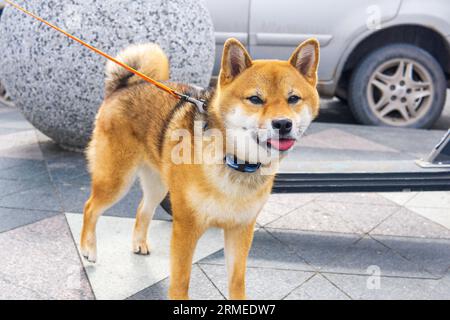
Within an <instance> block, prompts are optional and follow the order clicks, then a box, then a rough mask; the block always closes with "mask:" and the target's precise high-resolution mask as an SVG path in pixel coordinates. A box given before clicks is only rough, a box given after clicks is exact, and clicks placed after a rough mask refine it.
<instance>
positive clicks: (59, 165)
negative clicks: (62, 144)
mask: <svg viewBox="0 0 450 320" xmlns="http://www.w3.org/2000/svg"><path fill="white" fill-rule="evenodd" d="M47 167H48V171H49V172H50V175H51V177H52V179H53V181H55V182H70V181H71V180H73V179H75V178H77V177H80V176H82V175H86V174H88V171H87V168H86V160H85V159H84V158H79V157H77V158H58V159H52V160H49V161H47Z"/></svg>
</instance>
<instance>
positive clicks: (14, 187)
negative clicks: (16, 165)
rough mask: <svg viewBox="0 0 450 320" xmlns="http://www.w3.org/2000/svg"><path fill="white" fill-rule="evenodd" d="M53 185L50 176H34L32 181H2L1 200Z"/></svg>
mask: <svg viewBox="0 0 450 320" xmlns="http://www.w3.org/2000/svg"><path fill="white" fill-rule="evenodd" d="M50 183H51V181H50V177H49V176H48V174H41V175H38V176H34V177H33V179H31V180H2V179H0V198H2V197H4V196H7V195H10V194H14V193H17V192H19V191H24V190H29V189H33V188H36V187H39V186H43V185H44V186H45V185H49V184H50Z"/></svg>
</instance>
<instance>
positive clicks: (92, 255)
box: [81, 245, 97, 263]
mask: <svg viewBox="0 0 450 320" xmlns="http://www.w3.org/2000/svg"><path fill="white" fill-rule="evenodd" d="M81 255H82V256H83V258H85V259H86V260H87V261H89V262H93V263H95V262H96V261H97V248H96V247H95V245H94V246H90V247H89V246H81Z"/></svg>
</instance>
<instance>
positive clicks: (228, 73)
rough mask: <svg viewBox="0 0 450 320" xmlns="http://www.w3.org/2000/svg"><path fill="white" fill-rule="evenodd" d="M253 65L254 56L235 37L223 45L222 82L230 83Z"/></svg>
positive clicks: (220, 79)
mask: <svg viewBox="0 0 450 320" xmlns="http://www.w3.org/2000/svg"><path fill="white" fill-rule="evenodd" d="M251 65H252V58H251V57H250V55H249V54H248V52H247V50H245V48H244V46H243V45H242V44H241V43H240V42H239V41H238V40H236V39H234V38H230V39H228V40H227V41H226V42H225V45H224V47H223V54H222V67H221V70H220V76H219V81H220V84H221V85H224V84H227V83H230V82H231V81H233V80H234V78H236V77H237V76H238V75H239V74H241V73H242V71H244V70H245V69H247V68H248V67H250V66H251Z"/></svg>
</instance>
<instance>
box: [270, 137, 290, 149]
mask: <svg viewBox="0 0 450 320" xmlns="http://www.w3.org/2000/svg"><path fill="white" fill-rule="evenodd" d="M294 143H295V139H291V138H281V139H269V140H267V145H268V146H269V147H271V148H274V149H277V150H279V151H287V150H289V149H290V148H292V146H293V145H294Z"/></svg>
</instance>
